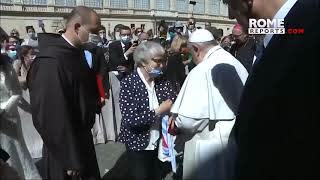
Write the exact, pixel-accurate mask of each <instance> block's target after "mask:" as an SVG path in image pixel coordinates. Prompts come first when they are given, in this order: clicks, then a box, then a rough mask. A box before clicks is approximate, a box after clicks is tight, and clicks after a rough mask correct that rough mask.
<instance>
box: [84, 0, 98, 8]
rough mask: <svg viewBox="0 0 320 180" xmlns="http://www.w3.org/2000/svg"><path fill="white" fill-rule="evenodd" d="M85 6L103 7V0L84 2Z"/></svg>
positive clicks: (85, 0)
mask: <svg viewBox="0 0 320 180" xmlns="http://www.w3.org/2000/svg"><path fill="white" fill-rule="evenodd" d="M84 5H85V6H88V7H102V0H84Z"/></svg>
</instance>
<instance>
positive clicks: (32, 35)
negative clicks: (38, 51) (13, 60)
mask: <svg viewBox="0 0 320 180" xmlns="http://www.w3.org/2000/svg"><path fill="white" fill-rule="evenodd" d="M28 36H29V38H30V39H35V38H36V33H34V32H29V33H28Z"/></svg>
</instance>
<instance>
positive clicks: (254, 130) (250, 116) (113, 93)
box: [0, 0, 320, 180]
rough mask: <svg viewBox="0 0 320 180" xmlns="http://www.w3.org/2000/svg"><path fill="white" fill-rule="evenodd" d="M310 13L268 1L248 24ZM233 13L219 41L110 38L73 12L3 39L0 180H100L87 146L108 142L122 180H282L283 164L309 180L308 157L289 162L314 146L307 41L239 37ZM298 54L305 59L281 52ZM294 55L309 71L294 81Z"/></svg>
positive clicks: (190, 34) (127, 30)
mask: <svg viewBox="0 0 320 180" xmlns="http://www.w3.org/2000/svg"><path fill="white" fill-rule="evenodd" d="M313 1H317V0H313ZM313 1H310V2H309V1H308V2H305V1H294V0H288V1H286V2H283V3H279V2H278V1H277V0H272V1H270V2H269V3H270V4H271V5H274V6H271V5H270V7H272V8H274V7H276V11H275V12H273V11H270V12H268V13H269V14H263V12H262V11H261V12H260V13H261V14H259V13H258V15H257V16H255V17H254V18H260V17H270V18H272V17H274V15H275V13H276V12H277V11H279V12H282V13H288V12H289V11H290V9H291V8H292V9H295V10H296V12H297V14H298V13H302V12H308V13H310V14H308V15H310V16H311V14H312V13H318V14H319V12H320V11H317V9H316V8H315V7H316V6H314V4H313V3H314V2H313ZM226 3H230V2H229V1H226ZM265 3H266V2H265ZM268 5H269V4H259V6H257V7H256V6H255V7H254V8H253V10H254V11H256V10H257V9H259V8H262V7H264V6H268ZM242 6H243V4H232V3H230V4H229V7H230V11H231V12H233V11H235V12H239V13H235V14H236V15H235V18H237V20H238V22H239V23H237V24H235V25H234V27H233V30H232V34H230V35H227V36H224V37H223V36H222V33H221V31H220V30H219V29H217V28H215V27H211V25H210V23H206V27H205V28H204V29H202V28H199V27H197V22H196V19H195V18H193V17H191V18H190V19H188V21H187V24H186V25H184V24H183V23H182V22H180V21H177V22H175V24H174V26H172V27H168V25H167V23H166V22H165V21H161V22H160V23H159V26H158V27H157V34H153V33H152V30H149V31H147V32H146V31H145V30H144V29H143V28H134V27H128V26H126V25H122V24H120V25H117V26H116V27H115V28H114V32H113V33H110V32H109V31H108V32H107V30H106V28H105V27H104V26H103V25H101V20H100V17H99V15H98V14H97V13H96V12H95V11H94V10H92V9H90V8H88V7H85V6H77V7H75V8H74V9H73V11H72V12H71V13H70V14H69V16H68V18H67V21H66V25H65V28H64V29H60V30H59V32H57V33H45V30H44V25H42V31H43V33H38V34H36V33H35V30H34V28H33V27H32V26H27V27H26V33H27V34H28V37H29V38H27V39H23V40H22V39H20V34H19V32H18V31H17V30H15V29H14V30H12V31H11V32H10V35H9V36H4V35H2V36H1V59H0V103H1V104H0V105H1V107H0V118H1V119H0V125H1V126H0V177H1V179H50V180H58V179H59V180H60V179H61V180H62V179H65V180H67V179H77V180H80V179H83V180H87V179H88V180H98V179H101V176H100V172H99V167H98V163H97V157H96V153H95V148H94V145H95V144H101V143H102V144H103V143H108V141H115V142H119V143H123V144H124V145H125V147H126V154H127V156H128V163H127V164H128V167H129V171H128V172H129V174H127V175H126V177H127V179H134V180H144V179H145V180H147V179H152V180H154V179H159V180H160V179H164V178H165V176H166V175H167V174H168V172H170V171H172V172H174V177H173V178H174V179H199V180H200V179H201V180H202V179H212V180H233V179H237V180H242V179H243V180H247V179H278V177H279V178H281V179H287V178H289V177H294V174H290V173H292V172H290V170H289V169H293V170H295V169H297V168H298V167H294V163H292V162H294V161H295V160H293V159H290V158H293V156H294V157H295V158H296V159H297V160H299V161H302V162H305V166H306V167H300V171H299V172H296V173H295V175H297V177H313V175H314V174H312V172H313V169H314V168H315V167H313V166H312V165H313V164H312V162H316V161H315V160H316V157H318V154H317V153H316V152H317V151H315V150H313V151H308V152H309V154H305V157H306V159H303V158H302V157H300V156H299V155H298V156H297V155H296V154H295V153H297V152H298V151H300V152H306V149H302V147H297V146H301V145H310V144H308V143H309V142H314V140H315V137H316V136H315V132H316V130H317V129H316V128H317V126H316V125H315V124H314V123H315V122H316V121H315V119H316V117H315V116H314V112H316V111H315V107H312V106H310V105H307V104H308V103H307V102H306V99H308V100H311V101H316V97H318V96H317V95H316V93H317V92H319V91H317V90H319V88H318V86H316V83H317V82H316V81H317V80H318V77H319V76H315V75H316V74H315V73H316V70H315V69H316V67H318V66H316V65H315V60H316V58H315V52H316V51H314V50H315V46H313V45H314V43H315V42H316V41H313V40H312V39H308V42H307V41H306V40H304V38H296V37H292V36H288V35H282V36H285V38H282V36H280V35H274V37H272V36H271V37H269V36H268V35H267V36H266V37H264V36H251V35H249V34H248V33H247V30H246V28H247V22H245V21H244V20H243V19H245V18H248V17H247V16H248V14H250V13H248V12H244V11H239V9H240V10H241V9H242V8H243V7H242ZM283 6H285V7H286V8H280V7H283ZM242 10H243V9H242ZM247 11H251V9H248V8H247ZM284 11H287V12H284ZM284 17H286V15H285V16H284ZM293 17H295V16H294V15H292V14H289V15H288V18H293ZM308 17H309V16H308ZM312 17H313V16H312ZM250 18H252V17H250ZM301 26H304V27H305V28H308V30H310V31H312V32H313V30H311V29H309V28H310V27H312V26H310V24H302V25H301ZM109 29H110V28H109ZM306 32H307V31H306ZM311 34H312V33H311ZM266 39H269V40H268V41H266ZM289 41H290V42H289ZM291 43H293V44H292V45H291ZM300 43H301V44H303V45H305V46H304V47H305V51H303V50H297V51H295V52H292V51H291V50H290V49H285V50H283V51H281V48H282V49H283V48H285V47H286V46H288V47H296V45H297V44H300ZM268 44H269V45H268ZM305 52H308V55H310V57H311V59H309V62H310V64H309V65H311V66H309V67H310V68H308V69H302V70H299V68H306V66H305V65H303V64H302V63H299V61H300V60H301V59H300V58H301V57H303V54H304V53H305ZM288 57H290V58H288ZM273 62H274V63H276V64H277V66H273V65H272V64H274V63H273ZM300 72H301V73H300ZM307 76H308V77H309V80H307V79H305V78H304V77H307ZM296 80H299V83H302V85H303V87H297V86H300V85H298V84H297V83H296ZM316 88H318V89H316ZM313 110H314V111H313ZM281 121H282V122H281ZM303 121H307V122H308V123H307V124H305V123H304V122H303ZM268 123H270V124H268ZM271 124H273V125H271ZM274 124H278V125H274ZM288 124H293V125H288ZM310 125H312V127H311V126H310ZM309 128H311V129H312V130H309ZM270 131H271V132H270ZM282 131H285V132H282ZM299 132H303V133H306V135H308V136H307V137H308V138H309V139H303V137H305V136H306V135H301V136H299ZM299 143H300V144H299ZM274 146H277V147H274ZM291 148H297V150H293V149H291ZM289 151H292V152H289ZM105 156H108V154H105ZM178 156H182V161H178ZM35 159H42V161H41V164H35ZM308 163H309V164H308ZM280 167H282V168H280ZM297 171H298V170H297ZM306 172H309V174H304V173H306ZM314 172H315V171H314ZM119 173H121V172H119Z"/></svg>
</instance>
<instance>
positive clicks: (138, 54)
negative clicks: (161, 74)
mask: <svg viewBox="0 0 320 180" xmlns="http://www.w3.org/2000/svg"><path fill="white" fill-rule="evenodd" d="M164 54H165V50H164V48H163V47H162V46H161V45H160V44H159V43H156V42H152V41H147V42H144V43H141V44H140V45H139V46H138V47H137V49H136V50H135V51H134V54H133V59H134V62H135V63H136V65H137V66H138V67H139V66H142V65H143V64H148V62H149V61H151V60H152V58H155V57H157V56H164Z"/></svg>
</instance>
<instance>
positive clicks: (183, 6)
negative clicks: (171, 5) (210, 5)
mask: <svg viewBox="0 0 320 180" xmlns="http://www.w3.org/2000/svg"><path fill="white" fill-rule="evenodd" d="M176 3H177V4H176V7H177V11H179V12H188V10H189V1H186V0H177V1H176Z"/></svg>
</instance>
